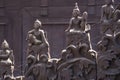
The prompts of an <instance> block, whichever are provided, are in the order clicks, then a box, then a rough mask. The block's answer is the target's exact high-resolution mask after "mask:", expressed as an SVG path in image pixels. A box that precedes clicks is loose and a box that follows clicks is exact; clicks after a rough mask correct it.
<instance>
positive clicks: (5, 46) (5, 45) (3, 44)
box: [1, 40, 9, 49]
mask: <svg viewBox="0 0 120 80" xmlns="http://www.w3.org/2000/svg"><path fill="white" fill-rule="evenodd" d="M1 48H2V49H9V44H8V42H7V41H6V40H4V41H3V42H2V46H1Z"/></svg>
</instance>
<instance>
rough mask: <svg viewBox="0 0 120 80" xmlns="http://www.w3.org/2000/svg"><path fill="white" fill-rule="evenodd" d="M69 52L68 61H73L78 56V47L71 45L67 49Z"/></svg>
mask: <svg viewBox="0 0 120 80" xmlns="http://www.w3.org/2000/svg"><path fill="white" fill-rule="evenodd" d="M66 51H67V54H68V55H67V59H71V58H73V57H75V56H76V46H75V45H69V46H68V47H67V48H66Z"/></svg>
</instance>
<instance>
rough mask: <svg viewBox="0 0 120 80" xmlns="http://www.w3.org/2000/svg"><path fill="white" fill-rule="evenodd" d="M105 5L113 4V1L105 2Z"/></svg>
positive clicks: (107, 0)
mask: <svg viewBox="0 0 120 80" xmlns="http://www.w3.org/2000/svg"><path fill="white" fill-rule="evenodd" d="M105 3H106V4H107V5H111V4H113V3H114V0H105Z"/></svg>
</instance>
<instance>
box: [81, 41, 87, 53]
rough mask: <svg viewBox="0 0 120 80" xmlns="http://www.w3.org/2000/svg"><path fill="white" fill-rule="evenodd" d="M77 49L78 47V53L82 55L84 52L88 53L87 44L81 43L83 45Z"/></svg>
mask: <svg viewBox="0 0 120 80" xmlns="http://www.w3.org/2000/svg"><path fill="white" fill-rule="evenodd" d="M79 47H80V48H79V50H80V52H82V53H86V52H88V51H89V46H88V44H85V43H83V44H81V45H79Z"/></svg>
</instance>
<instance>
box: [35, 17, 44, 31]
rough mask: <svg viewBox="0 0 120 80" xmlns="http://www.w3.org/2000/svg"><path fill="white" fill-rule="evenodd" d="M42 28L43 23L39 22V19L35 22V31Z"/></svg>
mask: <svg viewBox="0 0 120 80" xmlns="http://www.w3.org/2000/svg"><path fill="white" fill-rule="evenodd" d="M41 27H42V23H41V21H39V20H38V19H37V20H36V21H35V23H34V28H35V29H39V28H41Z"/></svg>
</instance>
